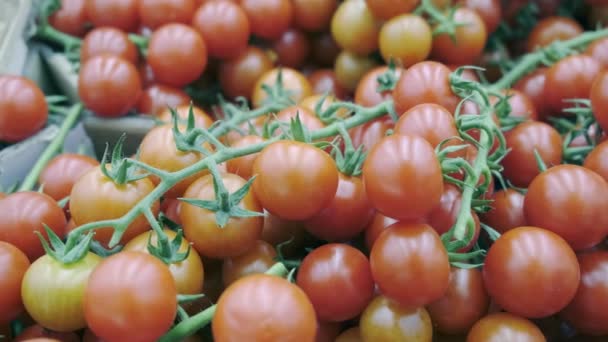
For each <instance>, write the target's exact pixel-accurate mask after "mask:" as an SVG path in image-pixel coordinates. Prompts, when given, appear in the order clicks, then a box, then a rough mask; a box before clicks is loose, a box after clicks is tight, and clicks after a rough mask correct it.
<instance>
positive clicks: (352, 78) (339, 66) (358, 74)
mask: <svg viewBox="0 0 608 342" xmlns="http://www.w3.org/2000/svg"><path fill="white" fill-rule="evenodd" d="M351 1H362V0H351ZM376 65H377V64H376V61H374V59H372V58H371V57H369V56H365V55H357V54H354V53H352V52H350V51H348V50H343V51H342V52H340V54H338V56H337V57H336V62H335V64H334V72H335V73H336V78H337V79H338V82H339V83H340V85H341V86H343V87H344V88H346V89H347V90H348V91H351V92H352V91H354V90H355V89H356V88H357V84H358V83H359V81H360V80H361V79H362V78H363V76H365V74H367V73H368V72H369V71H370V70H372V69H373V68H374V67H376Z"/></svg>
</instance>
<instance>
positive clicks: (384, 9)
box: [365, 0, 419, 20]
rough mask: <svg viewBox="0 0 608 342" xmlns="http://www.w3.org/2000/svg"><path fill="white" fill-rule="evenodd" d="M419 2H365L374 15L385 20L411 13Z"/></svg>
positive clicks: (379, 0) (405, 0) (396, 0)
mask: <svg viewBox="0 0 608 342" xmlns="http://www.w3.org/2000/svg"><path fill="white" fill-rule="evenodd" d="M418 2H419V1H418V0H365V3H366V4H367V7H369V9H370V11H371V12H372V14H373V15H374V16H375V17H377V18H379V19H384V20H388V19H391V18H393V17H396V16H397V15H399V14H403V13H409V12H411V11H412V10H413V9H414V8H416V6H417V5H418Z"/></svg>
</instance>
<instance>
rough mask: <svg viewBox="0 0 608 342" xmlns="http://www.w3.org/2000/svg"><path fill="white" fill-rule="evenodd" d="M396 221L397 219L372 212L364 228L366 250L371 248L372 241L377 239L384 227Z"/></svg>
mask: <svg viewBox="0 0 608 342" xmlns="http://www.w3.org/2000/svg"><path fill="white" fill-rule="evenodd" d="M395 222H397V220H395V219H393V218H390V217H387V216H384V215H382V214H380V213H378V212H376V213H375V214H374V217H373V218H372V221H371V222H370V223H369V224H368V225H367V227H366V228H365V246H366V247H367V250H368V251H371V250H372V247H373V246H374V243H375V242H376V240H377V239H378V236H380V234H382V232H383V231H384V229H386V227H388V226H390V225H392V224H393V223H395Z"/></svg>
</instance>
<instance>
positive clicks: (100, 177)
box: [64, 166, 160, 244]
mask: <svg viewBox="0 0 608 342" xmlns="http://www.w3.org/2000/svg"><path fill="white" fill-rule="evenodd" d="M108 167H109V166H108ZM152 190H154V184H153V183H152V182H151V181H150V180H149V179H148V178H142V179H140V180H137V181H133V182H130V183H126V184H121V185H117V184H116V183H114V182H113V181H112V180H111V179H110V178H108V177H106V176H105V175H104V174H103V173H102V172H101V168H95V169H92V170H90V171H89V172H87V173H85V174H84V175H83V176H81V177H80V178H79V179H78V180H77V181H76V183H74V186H73V187H72V192H71V193H70V213H71V214H72V219H73V220H74V223H75V224H76V226H81V225H83V224H86V223H89V222H96V221H100V220H108V219H116V218H119V217H122V216H123V215H125V214H126V213H127V212H128V211H129V210H131V209H132V208H133V207H134V206H135V204H137V202H139V201H140V200H141V199H142V198H144V197H145V196H147V195H148V194H149V193H150V192H152ZM159 207H160V203H159V202H158V201H156V202H155V203H154V205H153V206H152V213H154V215H155V216H156V214H157V213H158V210H159ZM64 225H65V224H64ZM149 228H150V226H149V223H148V220H146V218H145V217H144V215H143V214H142V215H140V216H138V217H137V218H136V219H135V220H134V221H133V222H131V224H130V225H129V227H128V228H127V230H126V231H125V232H124V235H123V236H122V238H121V239H120V241H121V243H123V244H124V243H126V242H128V241H129V240H131V239H132V238H134V237H135V236H137V235H139V234H141V233H143V232H145V231H146V230H148V229H149ZM113 233H114V229H113V228H111V227H106V228H101V229H96V230H95V240H97V241H99V242H100V243H102V244H108V243H109V242H110V238H111V237H112V234H113Z"/></svg>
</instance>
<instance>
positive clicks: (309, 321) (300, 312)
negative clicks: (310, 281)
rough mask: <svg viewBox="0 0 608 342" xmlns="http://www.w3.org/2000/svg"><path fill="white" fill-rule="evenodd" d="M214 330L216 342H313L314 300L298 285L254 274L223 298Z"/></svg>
mask: <svg viewBox="0 0 608 342" xmlns="http://www.w3.org/2000/svg"><path fill="white" fill-rule="evenodd" d="M235 317H238V319H235ZM260 318H263V319H260ZM211 328H212V331H213V338H214V339H215V340H216V341H261V340H277V339H281V340H284V341H313V340H314V339H315V335H316V332H317V319H316V316H315V311H314V308H313V306H312V304H311V303H310V300H309V299H308V298H307V297H306V294H305V293H304V291H302V290H301V289H300V288H299V287H297V286H296V285H295V284H292V283H290V282H289V281H287V280H285V279H283V278H280V277H277V276H271V275H266V274H254V275H249V276H246V277H244V278H241V279H239V280H237V281H236V282H234V283H233V284H232V285H230V286H229V287H228V288H227V289H226V290H225V291H224V293H223V294H222V295H221V296H220V299H219V301H218V302H217V308H216V311H215V315H214V317H213V321H212V322H211Z"/></svg>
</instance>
